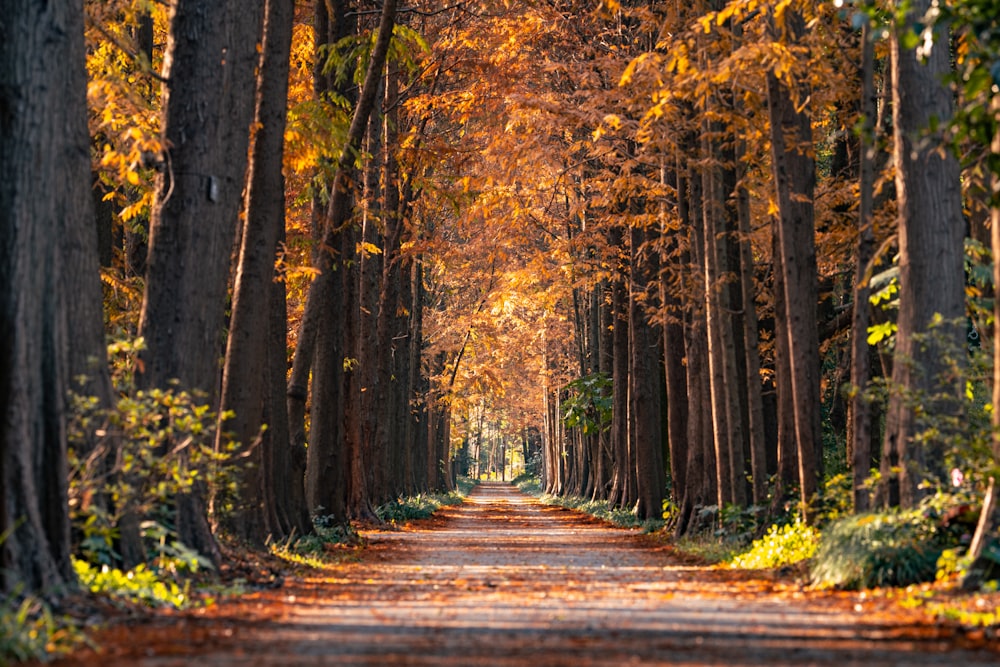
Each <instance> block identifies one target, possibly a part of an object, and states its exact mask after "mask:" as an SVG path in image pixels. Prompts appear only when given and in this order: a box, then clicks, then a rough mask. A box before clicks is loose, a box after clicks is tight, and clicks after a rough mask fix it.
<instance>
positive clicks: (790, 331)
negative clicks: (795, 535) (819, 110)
mask: <svg viewBox="0 0 1000 667" xmlns="http://www.w3.org/2000/svg"><path fill="white" fill-rule="evenodd" d="M785 22H786V25H788V26H789V31H790V33H791V34H792V35H793V39H798V38H799V36H800V35H801V31H802V30H804V29H805V26H804V24H803V22H802V19H801V17H800V16H798V15H795V14H794V13H792V12H788V13H787V14H786V19H785ZM799 92H800V94H801V95H803V96H804V95H805V94H806V93H805V92H804V91H799ZM767 95H768V112H769V115H770V121H771V122H770V126H771V128H770V131H771V157H772V171H773V172H774V181H775V192H776V198H777V202H778V215H779V220H780V223H779V225H778V232H779V233H778V248H779V249H780V260H781V261H780V266H781V270H782V278H783V280H784V294H785V317H786V324H787V329H786V330H785V331H780V330H778V331H776V335H778V336H785V337H786V338H787V340H788V352H789V356H788V359H789V362H790V364H789V366H790V369H791V396H790V399H791V403H792V405H793V406H794V414H795V440H796V443H797V448H798V451H797V455H798V463H799V474H798V477H799V489H800V492H801V501H802V505H801V510H802V516H803V517H804V518H811V516H810V514H809V512H808V503H810V502H811V501H812V500H813V496H814V495H815V494H816V491H817V488H818V485H819V479H820V476H821V474H822V471H821V466H822V462H823V458H822V441H821V439H820V424H819V410H818V409H817V406H818V405H819V404H820V396H819V379H820V373H819V361H820V360H819V332H818V325H817V321H816V304H817V302H818V296H817V294H818V286H817V282H818V279H817V269H816V243H815V219H814V211H813V200H814V189H815V184H816V166H815V161H814V159H813V157H812V156H813V150H812V125H811V121H810V119H809V115H808V114H807V113H806V111H805V110H804V109H803V110H800V109H798V108H797V106H796V104H795V101H794V100H793V99H792V93H791V91H790V90H789V88H788V86H787V85H786V84H785V83H783V82H782V81H779V80H778V78H777V77H776V76H775V75H774V73H773V72H769V73H768V74H767Z"/></svg>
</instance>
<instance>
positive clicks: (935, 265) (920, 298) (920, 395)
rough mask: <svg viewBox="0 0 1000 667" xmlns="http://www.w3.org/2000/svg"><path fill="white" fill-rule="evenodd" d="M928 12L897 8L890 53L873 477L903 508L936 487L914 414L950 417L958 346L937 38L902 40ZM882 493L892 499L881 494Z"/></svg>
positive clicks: (953, 168) (951, 166)
mask: <svg viewBox="0 0 1000 667" xmlns="http://www.w3.org/2000/svg"><path fill="white" fill-rule="evenodd" d="M930 5H931V2H930V0H917V1H916V2H914V3H912V6H910V5H907V7H909V8H908V9H907V10H906V11H905V13H904V11H903V8H902V6H900V7H899V9H900V15H899V17H898V22H897V25H896V26H895V28H894V31H893V34H892V51H891V55H892V75H893V76H892V79H893V82H892V85H893V88H892V102H893V132H894V139H895V144H894V150H893V155H894V158H895V163H896V194H897V198H898V226H899V289H900V298H899V316H898V319H897V326H898V327H899V329H898V332H897V335H896V349H895V354H894V362H893V371H892V383H891V387H892V393H891V395H890V400H889V406H888V409H887V413H886V430H885V446H884V451H883V458H882V471H883V477H884V479H885V480H886V481H888V482H890V483H891V482H894V481H896V480H898V485H899V497H898V502H899V503H901V504H902V505H903V506H905V507H914V506H916V504H917V503H918V502H919V500H920V498H922V497H923V496H924V495H925V494H926V493H927V490H926V489H925V488H924V487H923V483H924V482H925V481H930V482H932V483H939V484H945V483H946V480H947V471H946V470H945V464H944V454H945V452H944V448H945V443H944V442H943V438H942V437H931V438H923V439H921V438H920V436H921V434H923V433H924V431H926V430H927V429H928V428H929V426H930V424H929V422H928V421H927V419H926V417H922V416H921V415H937V416H939V417H942V416H952V417H957V416H958V415H959V410H960V408H961V405H960V401H959V398H960V397H961V395H962V387H961V386H960V377H959V375H958V374H956V373H955V372H954V370H955V368H956V367H961V366H963V365H964V356H965V345H966V343H965V340H964V339H965V329H966V321H965V292H964V290H965V282H964V281H965V274H964V270H963V263H964V256H965V255H964V245H963V240H964V237H965V222H964V220H963V217H962V189H961V181H960V177H959V165H958V160H957V159H956V157H955V155H954V154H953V153H952V152H951V151H950V150H948V149H947V147H945V146H943V141H944V140H943V137H942V134H941V129H940V128H943V127H944V126H945V125H946V124H947V123H948V122H949V121H950V119H951V117H952V114H953V110H954V102H953V99H952V93H951V91H950V90H949V89H948V86H947V83H946V81H945V77H946V76H947V75H948V74H949V73H950V72H951V63H950V59H949V53H948V49H947V48H945V47H944V46H942V44H947V43H948V39H947V31H946V30H945V28H944V26H938V27H937V28H936V30H935V31H936V32H937V33H938V34H937V35H936V39H935V40H934V41H937V44H936V45H935V46H934V47H933V48H930V49H927V48H921V47H919V46H917V45H915V44H913V42H914V41H915V40H914V39H913V38H912V37H911V35H912V31H913V26H914V24H915V22H917V21H919V20H921V18H922V17H923V16H924V14H925V13H926V12H927V10H928V9H929V8H930ZM944 430H945V431H946V430H947V429H944ZM897 469H898V475H897ZM886 495H887V498H888V500H889V502H890V503H892V502H894V501H895V500H896V498H895V497H894V495H895V494H894V493H892V492H891V486H890V492H889V493H888V494H886Z"/></svg>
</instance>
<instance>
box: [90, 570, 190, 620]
mask: <svg viewBox="0 0 1000 667" xmlns="http://www.w3.org/2000/svg"><path fill="white" fill-rule="evenodd" d="M73 568H74V569H75V570H76V576H77V577H78V578H79V579H80V585H82V586H83V587H84V588H86V589H87V590H89V591H90V592H91V593H97V594H99V595H107V596H109V597H112V598H118V599H123V600H130V601H133V602H140V603H142V604H145V605H148V606H150V607H174V608H177V609H180V608H182V607H184V606H186V605H187V604H188V602H189V601H190V596H189V586H190V584H189V583H187V582H185V584H184V585H183V586H180V585H178V584H177V583H176V582H174V581H170V580H169V579H166V578H163V577H162V575H161V574H159V573H157V572H155V571H153V570H150V569H147V568H146V566H145V565H141V564H140V565H137V566H136V567H135V569H133V570H129V571H128V572H123V571H122V570H119V569H118V568H113V567H108V566H107V565H103V566H101V567H94V566H93V565H90V564H89V563H87V562H85V561H82V560H76V559H73Z"/></svg>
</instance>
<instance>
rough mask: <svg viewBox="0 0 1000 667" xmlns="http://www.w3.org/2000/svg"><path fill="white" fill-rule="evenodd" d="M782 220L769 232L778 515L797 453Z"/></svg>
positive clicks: (793, 481)
mask: <svg viewBox="0 0 1000 667" xmlns="http://www.w3.org/2000/svg"><path fill="white" fill-rule="evenodd" d="M780 224H781V220H780V219H779V218H778V217H777V216H775V217H774V218H773V219H772V227H773V232H772V234H771V244H772V250H771V255H772V257H773V258H774V262H773V264H774V267H773V269H772V270H773V280H774V285H773V288H774V289H773V295H774V331H775V335H774V392H775V405H776V410H777V415H776V417H777V447H776V452H775V453H776V459H777V470H776V474H775V478H774V491H773V496H772V504H771V513H772V514H773V515H775V516H779V515H782V514H784V513H785V511H786V508H785V505H786V503H787V502H788V501H790V500H791V497H792V493H793V491H794V489H795V487H796V486H797V485H798V479H799V452H798V448H797V446H796V444H795V404H794V402H793V400H792V399H793V392H792V362H791V358H790V355H791V352H790V351H789V349H788V336H786V335H784V333H783V332H785V331H787V330H788V315H787V313H788V308H787V307H786V306H785V273H784V271H783V270H782V268H781V261H782V258H781V247H780V244H779V238H780V236H781V230H780V229H778V227H779V225H780Z"/></svg>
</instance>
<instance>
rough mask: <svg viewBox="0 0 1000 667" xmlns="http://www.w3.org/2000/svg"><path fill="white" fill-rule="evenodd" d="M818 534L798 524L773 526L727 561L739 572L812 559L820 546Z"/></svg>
mask: <svg viewBox="0 0 1000 667" xmlns="http://www.w3.org/2000/svg"><path fill="white" fill-rule="evenodd" d="M819 539H820V534H819V531H817V530H816V529H815V528H813V527H812V526H807V525H806V524H804V523H802V522H801V521H797V522H795V523H790V524H786V525H784V526H779V525H777V524H775V525H772V526H771V527H770V529H768V531H767V533H766V534H765V535H764V536H763V537H761V538H759V539H757V540H754V541H753V543H751V545H750V548H749V549H747V550H746V551H744V552H742V553H740V554H738V555H737V556H735V557H734V558H732V559H731V560H730V561H729V564H730V565H731V566H732V567H735V568H740V569H749V570H757V569H768V568H776V567H782V566H786V565H794V564H796V563H799V562H802V561H804V560H808V559H810V558H812V557H813V556H814V555H815V554H816V549H817V547H818V546H819Z"/></svg>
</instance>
